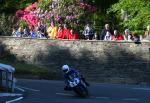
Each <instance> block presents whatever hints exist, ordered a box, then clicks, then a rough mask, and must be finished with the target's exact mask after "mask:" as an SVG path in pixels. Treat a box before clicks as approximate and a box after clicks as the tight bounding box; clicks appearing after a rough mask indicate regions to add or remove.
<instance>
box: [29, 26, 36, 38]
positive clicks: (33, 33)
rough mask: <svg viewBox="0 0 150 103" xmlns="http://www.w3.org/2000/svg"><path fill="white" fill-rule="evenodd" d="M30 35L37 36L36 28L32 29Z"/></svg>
mask: <svg viewBox="0 0 150 103" xmlns="http://www.w3.org/2000/svg"><path fill="white" fill-rule="evenodd" d="M30 35H31V38H37V33H36V31H35V29H34V28H32V29H31V31H30Z"/></svg>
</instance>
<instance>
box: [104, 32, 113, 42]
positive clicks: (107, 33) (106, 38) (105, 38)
mask: <svg viewBox="0 0 150 103" xmlns="http://www.w3.org/2000/svg"><path fill="white" fill-rule="evenodd" d="M104 40H106V41H110V40H112V35H111V34H110V32H108V31H107V32H106V35H105V37H104Z"/></svg>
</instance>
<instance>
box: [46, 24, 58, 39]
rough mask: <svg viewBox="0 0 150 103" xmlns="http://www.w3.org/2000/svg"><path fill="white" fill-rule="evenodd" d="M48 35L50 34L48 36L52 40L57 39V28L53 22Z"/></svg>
mask: <svg viewBox="0 0 150 103" xmlns="http://www.w3.org/2000/svg"><path fill="white" fill-rule="evenodd" d="M47 33H48V36H49V37H50V38H51V39H55V38H56V34H57V27H55V26H54V23H53V22H51V25H50V27H48V29H47Z"/></svg>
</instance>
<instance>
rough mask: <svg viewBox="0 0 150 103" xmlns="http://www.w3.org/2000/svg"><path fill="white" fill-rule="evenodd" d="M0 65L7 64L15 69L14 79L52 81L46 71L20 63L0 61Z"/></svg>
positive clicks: (48, 72)
mask: <svg viewBox="0 0 150 103" xmlns="http://www.w3.org/2000/svg"><path fill="white" fill-rule="evenodd" d="M0 63H4V64H8V65H11V66H13V67H15V68H16V71H15V77H18V78H27V79H54V77H52V75H51V74H52V73H50V71H49V70H48V69H45V68H41V67H37V66H35V65H31V64H26V63H22V62H15V63H14V62H11V61H6V60H0Z"/></svg>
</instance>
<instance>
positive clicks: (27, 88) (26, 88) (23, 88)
mask: <svg viewBox="0 0 150 103" xmlns="http://www.w3.org/2000/svg"><path fill="white" fill-rule="evenodd" d="M19 88H22V89H26V90H30V91H34V92H39V91H40V90H36V89H32V88H27V87H22V86H19Z"/></svg>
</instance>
